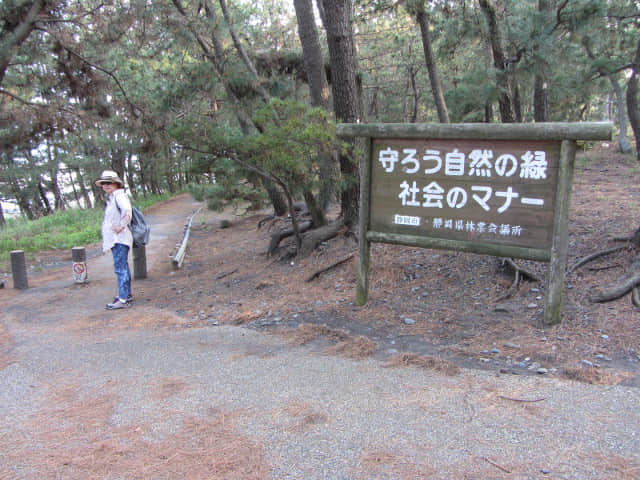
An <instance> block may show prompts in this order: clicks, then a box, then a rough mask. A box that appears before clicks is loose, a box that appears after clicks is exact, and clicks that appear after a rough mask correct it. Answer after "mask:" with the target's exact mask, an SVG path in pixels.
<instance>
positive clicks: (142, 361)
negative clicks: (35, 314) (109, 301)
mask: <svg viewBox="0 0 640 480" xmlns="http://www.w3.org/2000/svg"><path fill="white" fill-rule="evenodd" d="M131 312H133V311H131ZM131 312H128V313H125V314H130V313H131ZM14 355H15V357H16V358H17V361H15V362H14V363H12V364H11V365H10V366H8V367H7V368H5V369H4V370H3V371H2V373H1V375H0V385H1V389H0V391H1V392H2V397H3V398H2V402H1V403H0V405H1V406H0V417H1V418H2V425H3V426H2V427H1V430H0V432H1V434H2V435H3V436H5V437H11V436H12V435H13V434H15V432H16V430H17V429H20V428H21V427H22V426H23V425H25V424H27V423H29V422H28V419H29V417H30V416H32V415H34V413H35V412H37V411H38V409H43V408H44V406H43V405H42V404H41V402H42V401H43V399H46V396H43V392H45V391H47V389H50V388H52V387H53V386H54V385H53V384H52V382H53V379H55V387H56V388H61V385H65V384H68V385H81V388H80V392H79V395H80V396H83V395H86V396H92V395H96V392H101V393H102V394H105V393H113V394H115V395H117V402H116V405H115V408H114V410H113V414H112V415H111V418H110V424H111V428H114V429H116V428H119V427H123V426H124V427H126V426H132V425H148V426H149V427H148V430H147V432H146V435H148V437H149V438H150V439H151V440H153V441H162V440H163V439H164V438H166V436H167V435H170V434H173V433H175V432H176V430H177V429H179V428H180V427H181V425H182V422H183V421H184V419H185V418H186V417H188V416H200V417H206V416H207V415H210V412H211V411H212V409H214V410H215V411H224V412H229V414H232V416H233V423H234V425H235V427H236V428H237V430H238V431H239V432H240V433H241V434H242V435H245V436H247V437H250V438H252V439H254V440H255V441H257V442H258V443H260V444H262V445H263V447H264V450H265V455H266V461H267V463H268V464H269V465H270V467H271V473H270V476H269V478H274V479H285V478H287V479H288V478H291V479H294V478H295V479H299V478H305V479H318V480H320V479H323V480H324V479H350V478H380V479H382V478H433V479H448V478H522V479H529V478H531V479H533V478H562V479H582V480H584V479H603V478H612V479H613V478H638V476H637V475H638V473H639V471H638V470H637V466H638V462H639V461H640V456H639V452H640V438H639V436H638V424H640V392H639V391H638V390H637V389H632V388H624V387H615V386H590V385H585V384H579V383H573V382H569V381H558V380H554V379H549V378H544V377H520V376H499V377H497V376H495V375H490V374H487V373H486V372H479V371H465V372H463V373H462V374H460V375H456V376H453V377H443V376H439V375H436V374H433V373H431V372H428V371H424V370H419V369H415V368H382V367H381V364H380V363H379V362H377V361H372V360H369V361H352V360H348V359H344V358H340V357H333V356H327V355H324V354H322V353H320V352H317V351H313V349H311V348H309V347H305V348H291V347H290V346H288V345H286V344H284V343H283V342H282V340H280V339H278V338H277V337H273V336H266V335H264V334H261V333H258V332H255V331H251V330H248V329H245V328H238V327H211V328H198V329H184V330H177V331H157V330H154V329H144V330H140V331H125V332H120V333H118V334H117V335H114V334H113V332H111V333H110V334H109V335H108V337H105V336H102V335H100V336H91V335H85V336H83V338H81V339H79V338H77V337H70V336H68V335H60V334H46V335H39V336H37V337H35V336H34V337H32V339H31V340H30V341H27V342H25V343H23V344H21V345H19V346H17V347H16V349H15V351H14ZM167 378H171V379H173V382H174V383H176V382H177V381H178V380H177V379H179V383H180V385H182V388H181V389H180V390H179V391H177V392H175V393H174V394H172V395H170V396H168V397H163V396H158V395H154V390H155V389H156V388H157V386H158V385H159V383H160V382H162V381H163V379H167ZM23 434H25V435H27V436H29V435H31V434H32V432H28V431H26V432H23ZM33 435H34V436H33V437H31V438H30V440H29V441H25V445H24V448H26V449H27V450H29V449H31V448H37V443H38V439H37V432H33ZM3 463H5V462H3ZM621 465H622V466H621ZM7 467H9V466H8V465H7V464H6V463H5V469H7ZM625 469H626V470H627V473H624V472H625ZM634 469H635V470H634ZM10 473H11V474H13V475H15V476H11V475H9V474H10ZM27 473H28V474H27V475H26V476H25V475H21V474H20V472H19V471H18V470H12V469H11V468H9V469H8V471H7V473H6V475H9V476H7V477H6V478H33V477H31V475H32V473H33V472H32V471H29V472H27ZM624 475H627V476H626V477H625V476H624ZM634 475H635V476H634ZM3 478H4V477H3ZM106 478H109V477H106Z"/></svg>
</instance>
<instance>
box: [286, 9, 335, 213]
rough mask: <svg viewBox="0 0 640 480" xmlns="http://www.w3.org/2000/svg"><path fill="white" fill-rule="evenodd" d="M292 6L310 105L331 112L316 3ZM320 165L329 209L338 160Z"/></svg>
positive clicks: (324, 158) (323, 196)
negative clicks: (307, 84) (317, 23)
mask: <svg viewBox="0 0 640 480" xmlns="http://www.w3.org/2000/svg"><path fill="white" fill-rule="evenodd" d="M293 5H294V7H295V9H296V18H297V20H298V36H299V37H300V44H301V45H302V56H303V59H304V68H305V72H306V73H307V81H308V83H309V95H310V96H311V105H312V106H314V107H321V108H323V109H324V110H326V111H330V101H329V82H328V81H327V74H326V70H325V68H324V58H323V56H322V48H321V46H320V37H319V35H318V29H317V28H316V20H315V17H314V15H313V3H312V1H311V0H294V2H293ZM318 164H319V166H320V191H319V193H318V199H319V200H318V202H319V204H320V206H321V207H322V208H323V209H324V210H326V209H327V208H328V206H329V204H330V202H331V199H332V198H333V197H334V195H335V183H336V182H335V179H336V174H337V168H336V165H335V164H336V159H335V157H333V156H332V155H322V156H321V157H320V158H318Z"/></svg>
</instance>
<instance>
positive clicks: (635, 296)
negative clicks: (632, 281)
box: [631, 286, 640, 308]
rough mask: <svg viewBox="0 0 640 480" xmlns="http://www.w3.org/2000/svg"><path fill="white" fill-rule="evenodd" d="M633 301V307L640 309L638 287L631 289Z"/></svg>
mask: <svg viewBox="0 0 640 480" xmlns="http://www.w3.org/2000/svg"><path fill="white" fill-rule="evenodd" d="M631 301H632V302H633V305H635V306H636V307H638V308H640V293H638V287H637V286H635V287H633V288H632V289H631Z"/></svg>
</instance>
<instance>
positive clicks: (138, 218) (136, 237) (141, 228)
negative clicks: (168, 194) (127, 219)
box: [129, 207, 151, 248]
mask: <svg viewBox="0 0 640 480" xmlns="http://www.w3.org/2000/svg"><path fill="white" fill-rule="evenodd" d="M129 229H130V230H131V235H133V246H134V248H135V247H141V246H142V245H146V244H147V243H149V234H150V233H151V227H150V226H149V224H148V223H147V221H146V220H145V218H144V215H142V212H141V211H140V210H138V209H137V208H136V207H132V209H131V224H130V225H129Z"/></svg>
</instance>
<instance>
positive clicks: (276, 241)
mask: <svg viewBox="0 0 640 480" xmlns="http://www.w3.org/2000/svg"><path fill="white" fill-rule="evenodd" d="M310 228H311V221H310V220H309V221H307V222H303V223H301V224H300V226H299V231H300V233H304V232H306V231H307V230H309V229H310ZM295 233H296V232H295V229H294V228H293V227H289V228H285V229H284V230H279V231H277V232H274V233H272V234H271V240H270V241H269V248H268V249H267V254H268V255H273V253H274V252H275V251H276V249H277V248H278V246H279V245H280V242H281V241H282V240H284V239H285V238H288V237H291V236H293V235H295Z"/></svg>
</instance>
